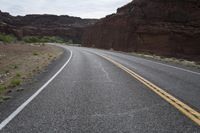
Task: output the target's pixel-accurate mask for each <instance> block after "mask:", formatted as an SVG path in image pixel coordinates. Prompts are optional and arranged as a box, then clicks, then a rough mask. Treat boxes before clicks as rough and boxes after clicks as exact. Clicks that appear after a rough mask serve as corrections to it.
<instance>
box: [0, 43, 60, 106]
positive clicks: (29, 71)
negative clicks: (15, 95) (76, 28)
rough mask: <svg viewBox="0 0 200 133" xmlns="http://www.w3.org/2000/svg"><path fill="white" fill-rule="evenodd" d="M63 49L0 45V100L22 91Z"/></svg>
mask: <svg viewBox="0 0 200 133" xmlns="http://www.w3.org/2000/svg"><path fill="white" fill-rule="evenodd" d="M63 52H64V50H63V49H62V48H59V47H56V46H52V45H46V44H45V45H44V44H43V45H38V44H37V45H33V44H32V45H30V44H7V45H0V102H3V101H5V100H8V99H10V98H11V97H10V96H9V93H11V92H13V91H18V92H19V91H23V88H21V87H20V86H21V85H23V84H25V83H27V82H30V81H32V80H33V78H34V77H35V76H36V75H37V74H39V73H40V72H42V71H43V70H44V69H45V68H46V67H47V66H48V65H49V64H50V63H51V62H53V61H54V60H56V59H58V58H59V57H60V56H61V55H62V54H63Z"/></svg>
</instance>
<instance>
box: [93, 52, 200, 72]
mask: <svg viewBox="0 0 200 133" xmlns="http://www.w3.org/2000/svg"><path fill="white" fill-rule="evenodd" d="M90 49H91V48H90ZM96 50H99V51H100V52H101V51H102V52H104V51H103V50H101V49H96ZM106 52H108V53H111V54H112V53H117V54H122V55H127V56H130V57H131V56H133V57H135V58H139V59H142V60H145V61H148V62H152V63H155V64H159V65H163V66H166V67H171V68H175V69H178V70H182V71H185V72H190V73H193V74H197V75H200V73H199V72H195V71H192V70H188V69H184V68H180V67H175V66H172V65H168V64H164V63H160V62H157V61H151V60H149V59H145V58H142V57H137V56H134V55H130V54H127V53H123V52H122V53H120V52H115V51H114V52H111V51H106ZM104 54H107V53H104Z"/></svg>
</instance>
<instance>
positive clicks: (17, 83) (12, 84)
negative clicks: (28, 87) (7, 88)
mask: <svg viewBox="0 0 200 133" xmlns="http://www.w3.org/2000/svg"><path fill="white" fill-rule="evenodd" d="M20 84H21V80H20V79H13V80H11V87H16V86H19V85H20Z"/></svg>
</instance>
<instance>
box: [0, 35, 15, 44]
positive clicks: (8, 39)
mask: <svg viewBox="0 0 200 133" xmlns="http://www.w3.org/2000/svg"><path fill="white" fill-rule="evenodd" d="M15 40H16V37H15V36H13V35H6V34H4V33H0V41H1V42H3V43H11V42H13V41H15Z"/></svg>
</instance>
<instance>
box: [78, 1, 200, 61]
mask: <svg viewBox="0 0 200 133" xmlns="http://www.w3.org/2000/svg"><path fill="white" fill-rule="evenodd" d="M82 42H83V44H84V46H88V47H97V48H104V49H111V48H112V49H114V50H121V51H129V52H131V51H137V52H147V53H153V54H157V55H163V56H170V57H171V56H173V57H181V58H188V59H193V60H200V1H199V0H133V1H132V2H131V3H129V4H127V5H125V6H124V7H121V8H119V9H118V10H117V13H116V14H112V15H109V16H107V17H105V18H103V19H101V20H100V21H98V22H97V23H96V24H95V25H93V26H90V28H88V29H87V31H86V32H85V34H84V37H83V41H82Z"/></svg>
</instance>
